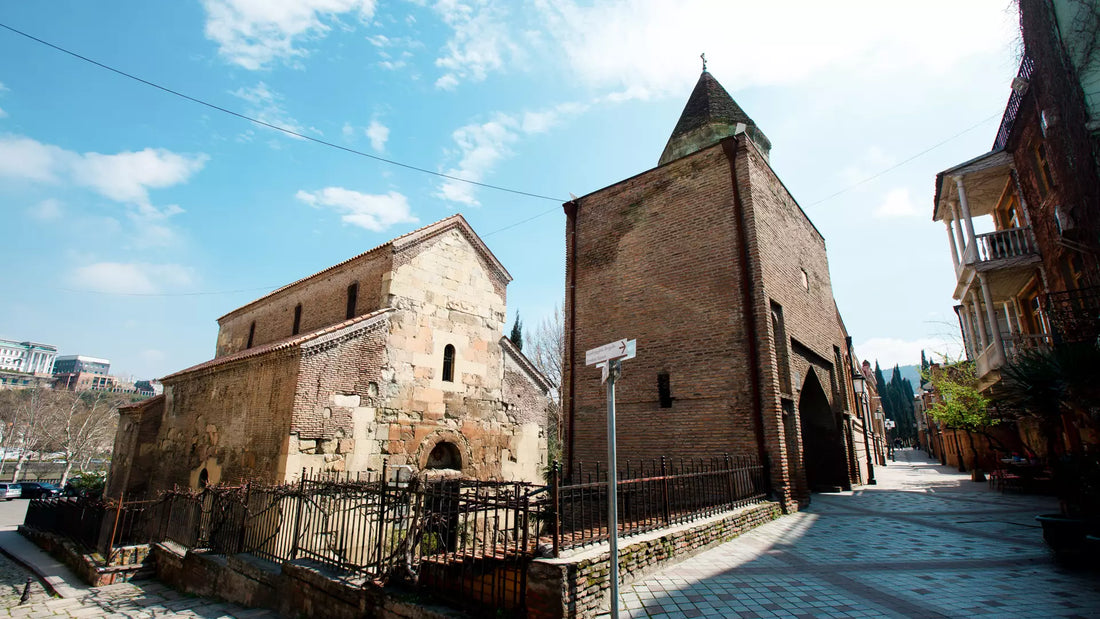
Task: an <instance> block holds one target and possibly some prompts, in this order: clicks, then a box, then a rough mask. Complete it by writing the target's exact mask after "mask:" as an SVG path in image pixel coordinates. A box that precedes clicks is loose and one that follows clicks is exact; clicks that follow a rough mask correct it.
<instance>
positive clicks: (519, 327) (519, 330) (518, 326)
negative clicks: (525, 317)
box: [508, 310, 523, 350]
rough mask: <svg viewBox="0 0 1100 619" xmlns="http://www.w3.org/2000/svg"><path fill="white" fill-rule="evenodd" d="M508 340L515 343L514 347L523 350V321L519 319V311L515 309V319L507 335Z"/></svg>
mask: <svg viewBox="0 0 1100 619" xmlns="http://www.w3.org/2000/svg"><path fill="white" fill-rule="evenodd" d="M508 339H509V340H512V343H513V344H515V345H516V348H518V349H520V350H523V323H522V322H520V319H519V311H518V310H517V311H516V321H515V322H514V323H512V334H511V335H509V336H508Z"/></svg>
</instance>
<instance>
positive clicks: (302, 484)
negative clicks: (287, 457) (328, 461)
mask: <svg viewBox="0 0 1100 619" xmlns="http://www.w3.org/2000/svg"><path fill="white" fill-rule="evenodd" d="M305 494H306V467H304V466H303V467H302V478H301V479H299V480H298V509H297V510H296V512H295V514H294V545H293V546H291V548H290V560H291V561H293V560H295V559H297V558H298V536H299V534H300V533H301V531H302V528H301V527H302V503H303V499H304V498H305Z"/></svg>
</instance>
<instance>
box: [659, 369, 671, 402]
mask: <svg viewBox="0 0 1100 619" xmlns="http://www.w3.org/2000/svg"><path fill="white" fill-rule="evenodd" d="M657 397H658V398H659V399H660V400H661V408H672V385H671V381H670V379H669V376H668V372H660V373H659V374H657Z"/></svg>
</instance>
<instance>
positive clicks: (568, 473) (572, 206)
mask: <svg viewBox="0 0 1100 619" xmlns="http://www.w3.org/2000/svg"><path fill="white" fill-rule="evenodd" d="M579 207H580V204H578V203H577V201H576V200H571V201H569V202H566V203H565V204H563V205H562V208H564V209H565V219H566V226H565V228H566V244H567V245H568V250H569V261H568V263H569V282H568V289H567V290H566V293H567V294H568V295H569V312H568V314H567V316H568V318H569V342H568V344H566V347H567V349H568V352H567V353H566V354H567V356H566V359H569V410H568V411H567V412H566V415H567V418H568V420H569V421H568V427H569V443H568V445H567V446H566V449H567V450H568V452H567V453H566V459H565V467H566V468H565V477H566V479H572V478H573V453H574V449H573V448H574V445H575V440H574V436H575V434H576V426H575V424H574V420H575V416H574V411H575V410H576V404H575V402H576V399H577V397H576V396H577V392H576V385H577V380H576V375H577V369H576V367H575V366H576V363H575V361H576V358H575V356H574V352H575V350H576V341H577V209H578V208H579Z"/></svg>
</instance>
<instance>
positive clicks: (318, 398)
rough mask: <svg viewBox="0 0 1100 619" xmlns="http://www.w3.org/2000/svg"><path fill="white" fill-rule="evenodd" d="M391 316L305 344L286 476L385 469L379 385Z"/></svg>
mask: <svg viewBox="0 0 1100 619" xmlns="http://www.w3.org/2000/svg"><path fill="white" fill-rule="evenodd" d="M389 326H390V325H389V316H387V315H383V316H380V317H377V318H371V319H368V320H366V321H364V322H360V323H356V324H354V325H352V326H351V327H349V328H347V329H344V330H342V331H338V332H335V333H332V334H329V335H326V336H323V337H320V338H318V339H316V340H313V341H310V342H307V343H306V344H303V345H302V352H301V361H300V364H299V365H300V370H299V373H298V384H297V388H296V393H295V397H294V413H293V418H292V421H291V424H290V433H291V434H290V438H289V442H288V444H287V463H286V473H285V479H287V480H291V479H294V478H295V477H296V476H297V475H299V474H300V472H301V470H302V469H303V468H309V469H314V470H317V471H335V472H343V471H380V470H381V468H382V458H381V456H380V454H381V451H382V450H381V445H380V441H381V440H384V439H385V438H386V436H385V433H384V432H383V433H382V438H379V432H378V424H377V423H376V421H377V410H378V409H377V406H378V388H379V387H378V386H379V384H381V383H382V376H383V375H384V374H385V373H386V371H387V367H388V366H387V363H386V356H385V355H386V336H387V332H388V331H389Z"/></svg>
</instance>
